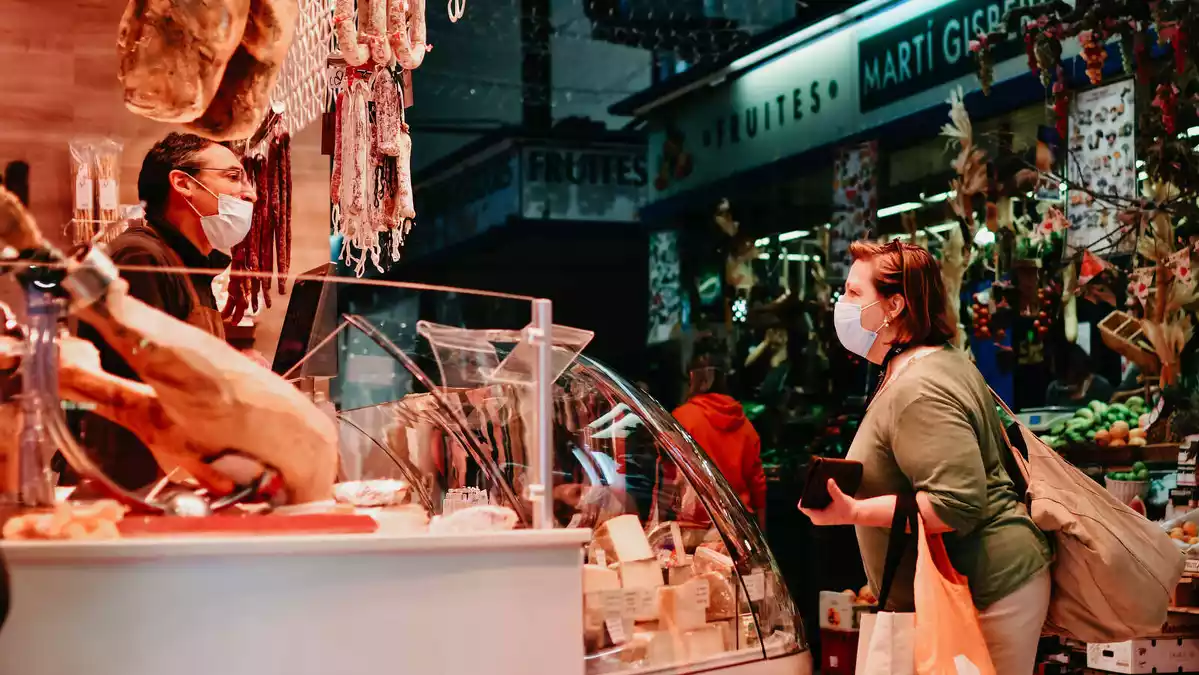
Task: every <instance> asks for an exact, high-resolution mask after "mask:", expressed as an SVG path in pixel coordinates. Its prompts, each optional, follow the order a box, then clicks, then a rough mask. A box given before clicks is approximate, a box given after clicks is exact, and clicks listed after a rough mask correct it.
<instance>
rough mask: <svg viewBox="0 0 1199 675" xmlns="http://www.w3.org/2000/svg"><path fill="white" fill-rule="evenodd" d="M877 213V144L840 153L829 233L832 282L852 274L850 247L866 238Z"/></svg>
mask: <svg viewBox="0 0 1199 675" xmlns="http://www.w3.org/2000/svg"><path fill="white" fill-rule="evenodd" d="M877 213H878V144H877V143H876V142H875V141H870V142H869V143H863V144H861V145H853V146H847V147H843V148H841V149H839V150H838V151H837V157H836V160H835V161H834V162H833V218H832V223H831V225H832V227H831V228H830V231H829V265H828V277H829V278H830V279H844V278H845V277H846V276H847V275H848V274H849V244H850V243H851V242H853V241H855V240H857V239H862V238H863V237H865V236H867V233H868V232H869V231H870V230H871V229H872V228H873V227H874V221H875V216H876V214H877Z"/></svg>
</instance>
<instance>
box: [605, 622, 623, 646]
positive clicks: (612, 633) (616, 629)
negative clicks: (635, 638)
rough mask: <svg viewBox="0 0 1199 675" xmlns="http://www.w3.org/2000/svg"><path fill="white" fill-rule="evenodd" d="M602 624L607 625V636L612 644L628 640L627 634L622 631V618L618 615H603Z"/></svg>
mask: <svg viewBox="0 0 1199 675" xmlns="http://www.w3.org/2000/svg"><path fill="white" fill-rule="evenodd" d="M604 626H605V627H607V629H608V636H609V637H611V638H612V642H613V643H614V644H618V645H620V644H624V643H626V642H628V641H629V636H627V635H625V632H624V620H623V619H621V618H620V617H619V616H605V617H604Z"/></svg>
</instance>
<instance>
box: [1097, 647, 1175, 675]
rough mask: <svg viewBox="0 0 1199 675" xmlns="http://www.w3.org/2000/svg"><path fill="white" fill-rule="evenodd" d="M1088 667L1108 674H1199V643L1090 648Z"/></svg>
mask: <svg viewBox="0 0 1199 675" xmlns="http://www.w3.org/2000/svg"><path fill="white" fill-rule="evenodd" d="M1087 667H1088V668H1095V669H1097V670H1103V671H1106V672H1109V673H1125V674H1126V675H1141V674H1142V673H1146V674H1148V673H1191V672H1196V671H1199V639H1195V638H1160V639H1145V640H1129V641H1128V642H1111V643H1103V644H1099V643H1096V644H1088V645H1087Z"/></svg>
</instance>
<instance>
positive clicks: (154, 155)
mask: <svg viewBox="0 0 1199 675" xmlns="http://www.w3.org/2000/svg"><path fill="white" fill-rule="evenodd" d="M137 188H138V197H139V198H140V199H141V200H142V201H143V202H144V203H145V205H146V224H145V225H144V226H138V227H132V228H130V229H129V230H127V231H126V232H124V233H122V234H121V235H120V236H119V237H117V238H116V239H115V240H114V241H113V242H112V244H110V245H109V247H108V252H109V255H110V256H112V259H113V261H114V262H116V263H117V264H118V265H122V266H130V267H160V268H183V267H186V268H192V269H200V270H211V271H212V272H203V273H195V274H190V275H189V274H182V273H179V272H169V271H164V272H142V271H122V273H121V276H122V277H123V278H124V279H125V280H126V281H128V282H129V292H130V294H131V295H133V296H134V297H136V298H137V299H139V300H141V301H143V302H145V303H146V304H148V305H150V306H152V307H156V308H158V309H160V310H162V311H164V312H166V313H167V314H170V315H171V316H174V317H175V318H177V319H179V320H181V321H185V322H187V323H190V324H192V325H193V326H196V327H198V328H201V329H203V330H205V331H207V332H209V333H211V334H213V335H216V336H218V337H222V338H223V337H224V334H225V331H224V324H223V323H222V321H221V315H220V311H219V310H218V309H217V306H216V299H215V298H214V297H213V293H212V279H213V275H214V273H215V272H219V271H220V270H223V269H224V268H226V267H228V266H229V262H230V258H229V255H228V254H229V251H230V249H232V248H233V247H234V246H235V245H237V244H238V243H239V242H241V240H242V239H244V238H245V237H246V234H247V233H248V232H249V230H250V216H251V214H252V213H253V210H254V202H255V201H256V200H257V195H256V194H255V192H254V186H253V185H252V184H251V183H250V181H249V180H248V178H247V176H246V172H245V169H243V168H242V164H241V160H240V159H239V158H238V156H237V155H236V154H234V153H233V151H231V150H229V149H228V148H226V147H224V146H222V145H220V144H217V143H214V142H212V141H209V140H207V139H204V138H201V137H199V136H195V135H193V134H178V133H172V134H169V135H168V136H167V137H166V138H164V139H162V140H161V141H159V142H158V143H157V144H156V145H155V146H154V147H153V148H151V149H150V152H149V153H147V154H146V158H145V160H143V162H142V168H141V173H140V175H139V176H138V181H137ZM79 333H80V335H81V336H82V337H85V338H87V339H89V340H91V341H92V342H94V343H95V344H96V345H97V346H98V347H99V348H100V356H101V363H102V365H103V366H104V369H105V370H107V371H109V372H111V373H114V374H116V375H120V376H122V377H126V378H130V379H137V378H136V376H135V375H134V373H133V371H132V369H130V368H129V366H128V364H126V363H125V362H124V360H123V359H121V357H120V356H119V355H117V354H116V353H115V352H114V351H112V350H111V349H109V348H108V346H107V345H105V344H104V342H103V340H101V339H100V336H99V334H98V333H96V332H95V331H94V330H92V329H91V327H90V326H86V325H83V326H80V331H79ZM82 435H83V441H84V443H85V444H86V445H87V446H88V447H89V448H91V449H92V451H93V456H94V457H95V458H96V459H97V460H99V461H100V463H101V465H102V466H103V468H104V469H105V470H107V471H108V472H109V475H111V476H113V477H114V478H115V479H116V480H117V481H119V482H120V483H121V484H122V485H124V486H125V487H127V488H129V489H137V488H139V487H142V486H144V485H147V484H149V483H151V482H153V481H155V480H156V479H157V477H158V475H159V468H158V465H157V463H156V462H155V461H154V459H153V457H152V456H151V455H150V453H149V451H148V450H147V449H146V448H145V447H144V446H143V445H142V443H140V442H139V441H138V440H137V438H136V437H135V436H133V434H131V433H129V432H128V431H126V430H125V429H124V428H122V427H118V426H116V425H113V424H110V423H108V422H106V421H105V420H102V419H100V418H99V417H97V416H94V415H87V416H86V417H85V418H84V419H83V420H82Z"/></svg>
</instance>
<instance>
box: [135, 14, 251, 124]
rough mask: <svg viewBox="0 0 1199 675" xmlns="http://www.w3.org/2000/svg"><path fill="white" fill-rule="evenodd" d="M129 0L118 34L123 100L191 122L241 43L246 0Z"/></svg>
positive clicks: (163, 117)
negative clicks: (186, 1) (123, 90)
mask: <svg viewBox="0 0 1199 675" xmlns="http://www.w3.org/2000/svg"><path fill="white" fill-rule="evenodd" d="M182 7H183V8H186V9H181V3H180V2H179V0H130V2H129V4H128V5H127V6H126V7H125V14H124V16H123V17H121V28H120V32H119V34H118V36H117V51H118V53H119V55H120V71H119V73H118V75H119V77H120V80H121V84H122V85H124V87H125V105H126V106H127V107H128V108H129V109H130V110H132V111H133V112H135V113H137V114H139V115H144V116H146V117H149V118H150V119H154V120H158V121H160V122H191V121H192V120H195V119H196V118H198V117H200V115H202V114H204V111H205V110H207V109H208V105H209V104H210V103H211V102H212V99H213V97H215V96H216V92H217V88H218V87H219V86H220V84H221V78H222V77H224V75H225V69H226V67H227V66H228V65H229V60H230V59H232V58H233V53H234V51H235V50H236V49H237V46H238V45H239V44H240V43H241V40H242V34H243V33H244V32H245V28H246V20H247V19H248V18H249V15H250V0H195V1H194V2H189V3H186V4H183V5H182Z"/></svg>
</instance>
